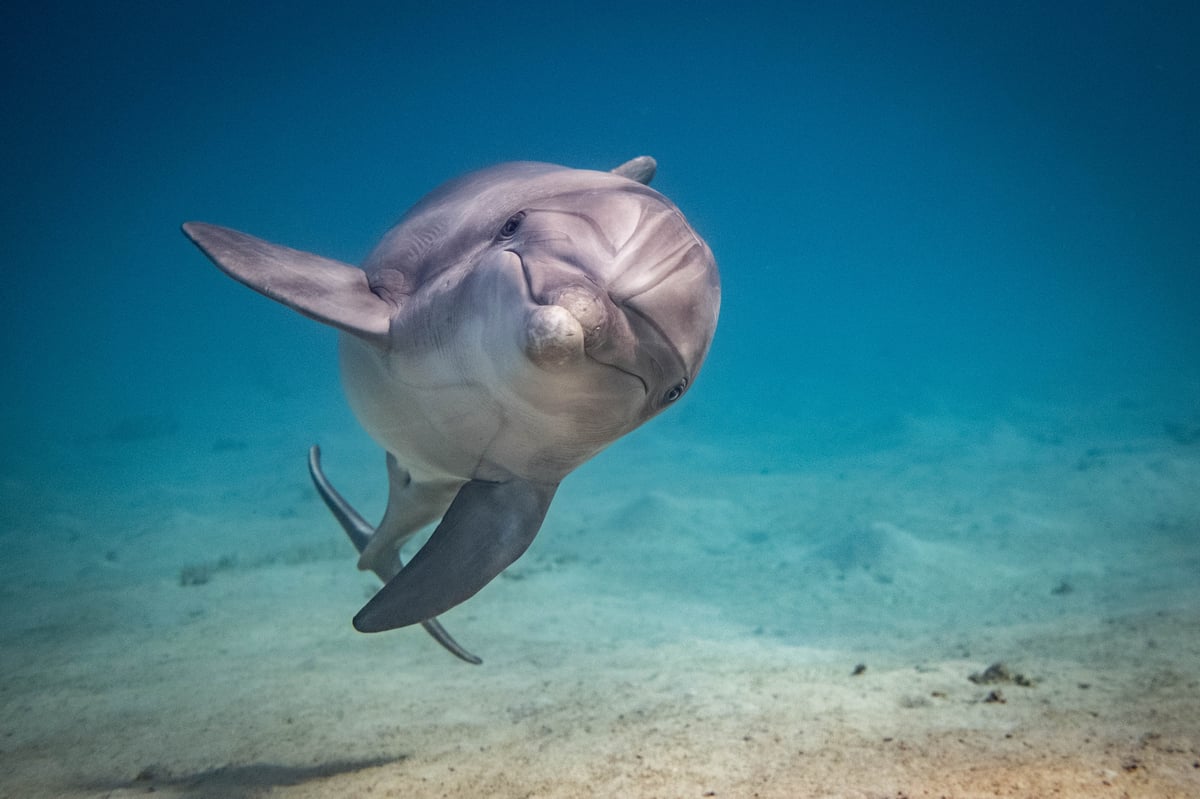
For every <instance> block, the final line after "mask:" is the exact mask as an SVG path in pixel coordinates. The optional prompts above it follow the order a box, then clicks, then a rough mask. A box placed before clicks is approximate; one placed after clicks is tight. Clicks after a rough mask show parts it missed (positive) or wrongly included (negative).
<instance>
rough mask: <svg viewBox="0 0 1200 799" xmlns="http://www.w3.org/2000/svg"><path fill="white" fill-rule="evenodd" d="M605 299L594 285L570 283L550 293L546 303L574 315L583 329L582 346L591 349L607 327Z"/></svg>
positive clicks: (601, 337) (607, 314)
mask: <svg viewBox="0 0 1200 799" xmlns="http://www.w3.org/2000/svg"><path fill="white" fill-rule="evenodd" d="M606 299H608V296H607V295H606V294H604V293H603V292H602V291H601V290H600V289H598V288H597V287H595V286H592V285H586V286H585V285H570V286H564V287H562V288H560V289H558V290H556V291H554V292H553V293H551V295H550V297H549V300H550V302H549V303H547V304H548V305H553V306H557V307H559V308H562V309H564V310H565V311H566V312H567V313H569V314H570V315H571V316H573V317H575V319H576V320H577V321H578V322H579V327H580V328H581V329H582V330H583V347H584V349H585V350H591V349H593V348H594V347H595V346H596V345H598V344H599V343H600V342H601V341H602V340H603V339H604V334H605V329H606V328H607V327H608V325H607V324H606V323H607V322H608V318H609V312H608V307H607V304H606V303H605V300H606ZM608 304H611V300H609V303H608Z"/></svg>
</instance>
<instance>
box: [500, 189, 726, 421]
mask: <svg viewBox="0 0 1200 799" xmlns="http://www.w3.org/2000/svg"><path fill="white" fill-rule="evenodd" d="M599 178H602V180H598V181H597V182H598V183H599V184H600V185H599V187H589V188H574V187H573V188H571V189H570V190H568V191H565V192H562V193H558V194H552V195H550V196H544V197H539V198H537V199H536V200H535V201H533V202H530V203H528V204H527V205H525V206H524V207H522V208H520V209H519V210H517V211H516V212H514V213H512V214H511V215H510V216H509V217H508V218H507V219H506V220H505V221H504V222H503V224H502V225H501V226H500V229H499V230H498V231H497V233H496V238H497V243H498V245H499V246H501V247H503V249H504V250H505V251H507V252H509V253H512V254H514V255H516V256H517V258H519V259H520V263H521V269H522V271H523V273H524V277H525V280H526V282H527V284H528V290H529V296H530V298H531V299H532V301H533V303H534V307H533V308H532V310H531V311H530V313H529V317H528V323H527V337H526V346H525V350H526V355H527V356H528V357H529V358H530V359H531V360H533V361H534V362H535V363H536V364H538V365H539V366H542V367H543V368H546V369H549V370H553V369H556V368H559V367H560V366H561V365H562V364H564V363H566V364H569V363H570V361H571V359H572V354H573V352H574V351H575V350H576V347H577V343H576V342H575V340H574V339H575V336H577V335H581V336H582V349H583V354H584V355H585V356H586V357H587V358H588V359H590V360H592V361H595V362H596V363H599V364H603V365H605V366H608V367H612V368H614V369H618V370H620V371H622V372H625V373H627V374H628V375H630V376H632V377H634V378H637V382H638V384H639V385H640V387H641V390H642V391H643V392H644V400H643V401H642V403H641V409H642V412H641V414H640V419H638V421H639V422H640V421H643V420H645V419H647V418H649V417H650V416H653V415H654V414H656V413H658V412H659V411H661V410H662V409H663V408H665V407H667V406H668V405H670V404H671V403H673V402H674V401H675V400H677V399H679V397H681V396H682V395H683V394H684V392H686V391H687V389H688V387H689V386H690V385H691V384H692V382H693V381H694V380H695V377H696V373H697V372H698V371H699V370H700V366H701V364H702V363H703V361H704V357H705V355H706V354H707V353H708V348H709V344H710V343H711V341H712V336H713V332H714V330H715V328H716V324H717V313H718V310H719V306H720V281H719V278H718V275H717V267H716V263H715V261H714V260H713V256H712V252H711V251H710V250H709V248H708V246H707V245H706V244H705V243H704V241H703V240H702V239H701V238H700V237H699V236H698V235H696V233H695V231H693V230H692V228H691V227H690V226H689V225H688V223H687V221H686V220H685V219H684V218H683V215H682V214H680V212H679V210H678V209H677V208H676V207H675V206H674V205H673V204H672V203H671V202H670V201H669V200H667V199H666V198H665V197H663V196H662V195H660V194H658V193H657V192H655V191H653V190H652V189H649V188H647V187H645V186H643V185H641V184H639V183H635V182H633V181H630V180H624V179H622V178H617V177H615V176H609V175H601V176H599Z"/></svg>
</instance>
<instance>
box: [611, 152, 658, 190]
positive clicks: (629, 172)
mask: <svg viewBox="0 0 1200 799" xmlns="http://www.w3.org/2000/svg"><path fill="white" fill-rule="evenodd" d="M657 170H658V163H657V162H656V161H655V160H654V159H653V158H651V157H650V156H648V155H639V156H638V157H637V158H631V159H630V160H628V161H626V162H625V163H623V164H621V165H620V166H619V167H617V168H616V169H614V170H612V173H613V174H614V175H620V176H621V177H623V178H629V179H630V180H636V181H637V182H638V183H642V184H644V185H646V186H649V185H650V181H652V180H654V173H655V172H656V171H657Z"/></svg>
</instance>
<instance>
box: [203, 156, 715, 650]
mask: <svg viewBox="0 0 1200 799" xmlns="http://www.w3.org/2000/svg"><path fill="white" fill-rule="evenodd" d="M654 172H655V163H654V160H653V159H651V158H647V157H642V158H636V159H633V160H632V161H629V162H627V163H625V164H622V165H621V166H619V167H617V168H616V169H614V170H612V171H611V172H595V171H590V170H577V169H569V168H566V167H560V166H554V165H551V164H541V163H531V162H517V163H509V164H501V165H499V166H495V167H491V168H489V169H484V170H481V171H478V172H474V173H471V174H468V175H466V176H464V177H462V178H458V179H457V180H453V181H450V182H449V183H447V184H444V185H443V186H441V187H439V188H438V189H435V190H434V191H433V192H431V193H430V194H429V195H427V196H426V197H425V198H424V199H422V200H421V201H420V202H419V203H417V205H415V206H414V207H413V208H412V209H411V210H409V211H408V213H406V214H405V215H404V217H403V218H402V219H401V220H400V222H399V223H398V224H397V225H396V226H395V227H394V228H392V229H391V230H390V231H389V232H388V233H387V234H386V235H385V236H384V237H383V239H382V240H381V241H380V243H379V244H378V245H377V246H376V248H375V250H374V251H373V252H372V253H371V254H370V255H369V256H368V257H367V260H366V262H365V263H364V264H363V267H362V268H358V267H355V266H351V265H349V264H344V263H341V262H339V261H334V260H331V259H328V258H323V257H321V256H318V255H313V254H311V253H305V252H301V251H298V250H293V249H290V248H287V247H283V246H280V245H277V244H272V243H270V242H266V241H263V240H261V239H257V238H255V237H253V236H249V235H246V234H244V233H239V232H237V231H234V230H230V229H228V228H222V227H217V226H215V225H209V224H205V223H200V222H189V223H187V224H185V225H184V226H183V230H184V233H185V234H186V235H187V236H188V237H189V238H190V239H191V240H192V241H193V242H194V243H195V244H196V245H197V246H198V247H199V248H200V249H201V250H202V251H203V252H204V253H205V254H206V255H207V256H208V257H209V258H210V259H211V260H212V261H213V262H214V263H215V264H216V265H217V266H218V267H220V268H221V269H222V270H223V271H225V272H226V273H227V274H229V275H230V276H232V277H233V278H235V279H236V280H238V281H240V282H242V283H244V284H246V285H247V286H249V287H251V288H253V289H255V290H256V291H258V292H260V293H262V294H264V295H266V296H268V297H270V298H271V299H274V300H276V301H278V302H281V303H283V304H284V305H287V306H288V307H290V308H293V309H294V310H296V311H299V312H300V313H302V314H304V315H305V316H308V317H310V318H312V319H315V320H316V321H318V322H321V323H324V324H327V325H330V326H332V327H334V328H337V329H338V330H339V331H340V332H341V336H340V348H339V349H340V359H341V372H342V382H343V384H344V387H345V390H346V395H347V398H348V400H349V402H350V405H351V407H352V408H353V410H354V412H355V415H356V416H357V417H358V419H359V420H360V422H361V423H362V424H363V426H364V427H365V428H366V430H367V431H368V432H369V433H370V434H371V436H372V437H373V438H374V439H375V440H376V441H377V442H378V443H379V444H380V445H381V446H382V447H383V448H384V449H385V450H386V452H387V459H386V463H387V473H388V488H389V491H388V504H387V508H386V510H385V512H384V515H383V519H382V520H381V521H380V523H379V525H378V526H377V527H372V526H371V525H370V524H369V523H368V522H366V520H365V519H363V517H362V516H361V515H360V514H358V513H357V512H356V511H355V510H354V509H353V508H352V507H351V506H350V505H349V504H348V503H347V502H346V501H345V500H344V499H343V498H342V497H341V495H340V494H338V492H337V491H336V490H335V489H334V488H333V486H332V485H331V484H330V483H329V481H328V480H327V479H326V477H325V475H324V473H323V472H322V470H321V464H320V452H319V450H318V449H317V448H316V447H315V446H314V447H313V448H312V450H311V451H310V453H309V471H310V474H311V476H312V479H313V483H314V485H315V486H316V488H317V491H318V493H319V494H320V495H321V497H322V499H323V500H324V501H325V503H326V505H327V506H328V507H329V509H330V511H331V512H332V513H333V515H334V517H335V518H336V519H337V520H338V522H339V523H340V524H341V525H342V528H343V529H344V530H345V532H346V534H347V535H348V536H349V537H350V540H351V541H352V542H353V543H354V545H355V547H356V548H357V549H358V550H359V553H360V554H359V562H358V565H359V568H360V569H365V570H370V571H373V572H375V574H376V575H378V576H379V578H380V579H381V580H383V582H384V586H383V587H382V588H381V589H380V590H379V592H378V593H377V594H376V595H375V596H374V597H373V598H372V599H371V600H370V601H369V602H368V603H367V604H366V605H365V606H364V607H363V608H362V610H360V611H359V613H358V615H356V616H355V617H354V626H355V628H356V629H358V630H360V631H362V632H378V631H381V630H388V629H394V628H397V627H405V626H408V625H411V624H421V625H422V626H424V627H425V629H426V630H427V631H428V632H429V633H430V634H431V635H432V636H433V637H434V638H435V639H436V640H437V641H438V642H439V643H441V644H442V645H443V646H444V647H446V649H448V650H449V651H451V652H452V653H454V654H455V655H457V656H458V657H460V658H462V659H464V660H467V661H469V662H473V663H478V662H479V659H478V658H477V657H475V656H474V655H472V654H471V653H470V652H468V651H467V650H465V649H463V648H462V647H461V646H460V645H459V644H458V643H457V642H455V641H454V639H453V638H452V637H451V636H450V635H449V634H448V633H447V632H446V631H445V629H443V628H442V626H441V624H440V623H439V622H438V620H437V618H436V617H437V615H438V614H440V613H443V612H445V611H447V610H449V609H450V608H452V607H454V606H455V605H457V604H459V603H460V602H463V601H464V600H466V599H467V598H469V597H471V596H472V595H474V594H475V593H476V592H478V591H479V590H480V589H481V588H483V586H485V585H486V584H487V583H488V582H490V581H491V580H492V579H493V578H494V577H495V576H496V575H498V574H499V573H500V572H501V571H503V570H504V569H505V568H506V567H507V566H509V565H510V564H511V563H512V562H513V561H515V560H516V559H517V558H518V557H520V556H521V554H522V553H524V552H525V550H526V548H527V547H528V546H529V544H530V543H531V542H532V541H533V538H534V536H535V535H536V534H537V532H538V530H539V528H540V527H541V524H542V520H543V518H544V517H545V515H546V510H547V509H548V508H549V506H550V501H551V499H553V497H554V493H555V490H556V489H557V488H558V484H559V482H561V480H562V479H563V478H564V477H565V476H566V475H567V474H568V473H570V472H571V471H572V470H573V469H575V468H576V467H577V466H579V465H580V464H581V463H583V462H584V461H585V460H587V459H588V458H590V457H591V456H593V455H595V454H596V453H597V452H599V451H600V450H601V449H602V448H604V447H605V446H607V445H608V444H609V443H611V442H612V441H614V440H616V439H617V438H619V437H620V436H622V435H624V434H625V433H627V432H629V431H630V430H632V429H634V428H635V427H637V426H638V425H640V424H642V423H643V422H645V421H646V420H647V419H649V418H651V417H652V416H654V415H656V414H657V413H659V412H660V411H661V410H663V409H664V408H665V407H666V406H668V405H670V404H671V403H673V402H675V401H676V400H677V399H678V398H679V397H680V396H681V395H682V394H683V393H684V392H685V391H686V390H687V389H688V388H689V387H690V386H691V385H692V383H693V382H694V380H695V377H696V373H697V372H698V371H699V369H700V366H701V364H702V363H703V361H704V358H705V356H706V354H707V352H708V348H709V345H710V343H711V341H712V335H713V332H714V330H715V328H716V323H717V315H718V312H719V308H720V280H719V277H718V274H717V268H716V263H715V261H714V259H713V257H712V253H711V251H710V250H709V248H708V246H707V245H706V244H705V243H704V241H703V240H702V239H701V238H700V237H699V236H698V235H697V234H696V233H695V231H693V230H692V228H691V226H690V225H689V224H688V223H687V221H686V220H685V219H684V217H683V215H682V214H681V213H680V212H679V210H678V208H676V207H675V205H674V204H673V203H671V202H670V200H668V199H666V198H665V197H663V196H662V195H661V194H659V193H658V192H656V191H654V190H653V189H651V188H649V186H648V185H647V184H649V182H650V180H651V179H652V178H653V176H654ZM434 522H437V526H436V528H435V529H434V531H433V533H432V535H430V537H429V539H428V541H426V543H425V544H424V546H422V547H421V549H420V550H418V552H417V553H416V555H415V556H414V557H413V558H412V560H411V561H410V562H409V563H408V564H407V565H405V564H403V562H402V561H401V559H400V554H399V551H400V547H401V546H402V545H403V544H404V543H405V542H406V541H408V540H409V539H410V538H411V537H412V536H413V535H415V534H416V533H417V532H418V531H420V530H421V529H422V528H424V527H425V526H426V525H428V524H431V523H434Z"/></svg>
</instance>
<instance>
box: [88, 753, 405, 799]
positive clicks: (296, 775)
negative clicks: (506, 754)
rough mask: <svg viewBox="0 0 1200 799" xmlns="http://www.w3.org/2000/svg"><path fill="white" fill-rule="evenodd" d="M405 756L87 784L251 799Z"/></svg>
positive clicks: (155, 774)
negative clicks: (286, 787) (277, 789)
mask: <svg viewBox="0 0 1200 799" xmlns="http://www.w3.org/2000/svg"><path fill="white" fill-rule="evenodd" d="M404 757H405V756H404V755H401V756H400V757H392V758H384V757H379V758H370V759H365V760H335V761H331V762H329V763H319V764H317V765H314V766H282V765H277V764H274V763H250V764H248V765H244V766H218V767H217V768H213V769H208V770H206V771H199V772H195V773H192V774H180V775H175V774H171V773H170V772H168V771H167V770H166V769H164V768H160V767H158V766H150V767H147V768H144V769H142V771H141V773H139V774H138V775H137V777H135V778H134V779H133V780H121V781H116V780H114V781H104V782H97V783H92V784H89V785H86V786H84V787H86V788H89V789H91V790H100V791H118V790H131V791H136V792H138V793H146V792H162V793H163V794H165V795H168V796H171V795H174V796H186V797H188V799H254V797H259V796H264V795H266V794H268V793H270V792H271V790H272V789H274V788H280V787H285V786H289V785H301V784H303V783H306V782H309V781H312V780H320V779H324V778H327V777H334V776H337V775H339V774H350V773H353V772H356V771H363V770H366V769H371V768H378V767H379V766H384V765H387V764H389V763H398V762H400V761H401V760H404Z"/></svg>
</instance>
